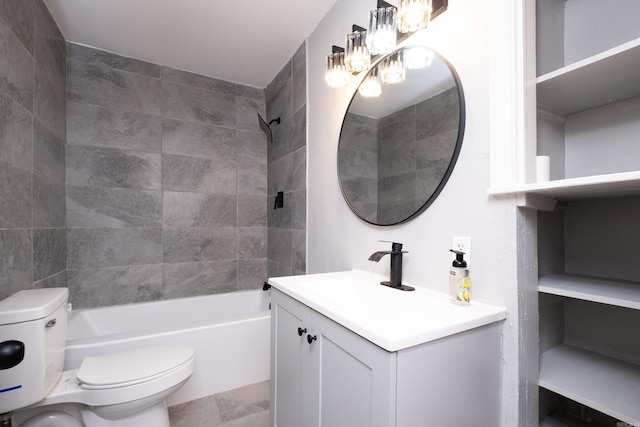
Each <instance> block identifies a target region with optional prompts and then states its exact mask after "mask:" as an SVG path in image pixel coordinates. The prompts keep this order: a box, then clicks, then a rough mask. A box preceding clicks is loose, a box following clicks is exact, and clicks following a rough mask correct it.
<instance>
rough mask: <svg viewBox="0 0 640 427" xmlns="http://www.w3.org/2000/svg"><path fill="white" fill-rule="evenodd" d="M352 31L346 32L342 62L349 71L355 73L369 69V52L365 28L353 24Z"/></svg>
mask: <svg viewBox="0 0 640 427" xmlns="http://www.w3.org/2000/svg"><path fill="white" fill-rule="evenodd" d="M352 31H353V32H352V33H349V34H347V47H346V50H345V52H344V62H345V63H346V65H347V70H348V71H349V72H350V73H353V74H357V73H359V72H361V71H365V70H368V69H369V67H370V66H371V54H370V53H369V48H368V47H367V30H365V29H364V28H362V27H359V26H357V25H354V26H353V27H352Z"/></svg>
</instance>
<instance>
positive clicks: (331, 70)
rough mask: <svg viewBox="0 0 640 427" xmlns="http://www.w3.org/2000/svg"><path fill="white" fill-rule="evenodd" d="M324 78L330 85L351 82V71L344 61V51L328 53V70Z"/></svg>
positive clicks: (338, 85)
mask: <svg viewBox="0 0 640 427" xmlns="http://www.w3.org/2000/svg"><path fill="white" fill-rule="evenodd" d="M324 80H325V81H326V82H327V85H329V87H342V86H346V85H347V84H349V72H348V71H347V66H346V65H345V63H344V52H334V53H332V54H330V55H327V70H326V71H325V73H324Z"/></svg>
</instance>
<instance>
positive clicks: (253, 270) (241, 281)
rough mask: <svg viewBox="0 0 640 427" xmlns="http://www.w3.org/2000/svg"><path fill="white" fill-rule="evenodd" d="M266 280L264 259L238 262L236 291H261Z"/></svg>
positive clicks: (267, 276) (265, 261) (266, 270)
mask: <svg viewBox="0 0 640 427" xmlns="http://www.w3.org/2000/svg"><path fill="white" fill-rule="evenodd" d="M268 278H269V273H268V269H267V259H266V258H254V259H240V260H238V290H253V289H261V288H262V285H263V283H264V282H266V281H267V279H268Z"/></svg>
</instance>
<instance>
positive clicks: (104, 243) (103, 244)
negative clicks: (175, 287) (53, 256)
mask: <svg viewBox="0 0 640 427" xmlns="http://www.w3.org/2000/svg"><path fill="white" fill-rule="evenodd" d="M161 262H162V229H160V228H70V229H68V230H67V268H69V269H77V268H95V267H111V266H124V265H141V264H159V263H161Z"/></svg>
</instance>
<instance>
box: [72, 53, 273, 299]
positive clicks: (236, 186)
mask: <svg viewBox="0 0 640 427" xmlns="http://www.w3.org/2000/svg"><path fill="white" fill-rule="evenodd" d="M67 54H68V59H67V87H68V90H67V144H68V145H67V150H66V184H67V195H66V203H67V210H66V222H67V228H68V237H67V269H68V283H69V289H70V292H71V299H72V301H73V302H74V304H75V306H76V307H94V306H103V305H113V304H122V303H130V302H141V301H148V300H156V299H166V298H175V297H183V296H194V295H202V294H211V293H217V292H228V291H235V290H242V289H257V288H260V287H261V286H262V283H263V282H264V281H265V280H266V278H267V209H266V208H267V185H266V181H267V146H266V137H265V135H264V134H263V133H262V132H261V130H260V128H259V126H258V119H257V113H260V114H262V115H264V110H265V94H264V90H263V89H257V88H253V87H248V86H243V85H238V84H235V83H230V82H226V81H221V80H217V79H214V78H209V77H205V76H201V75H196V74H192V73H187V72H184V71H180V70H175V69H172V68H168V67H164V66H160V65H157V64H151V63H147V62H143V61H139V60H134V59H130V58H125V57H122V56H119V55H115V54H111V53H108V52H104V51H100V50H97V49H92V48H87V47H84V46H80V45H76V44H68V45H67Z"/></svg>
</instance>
